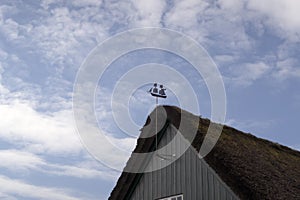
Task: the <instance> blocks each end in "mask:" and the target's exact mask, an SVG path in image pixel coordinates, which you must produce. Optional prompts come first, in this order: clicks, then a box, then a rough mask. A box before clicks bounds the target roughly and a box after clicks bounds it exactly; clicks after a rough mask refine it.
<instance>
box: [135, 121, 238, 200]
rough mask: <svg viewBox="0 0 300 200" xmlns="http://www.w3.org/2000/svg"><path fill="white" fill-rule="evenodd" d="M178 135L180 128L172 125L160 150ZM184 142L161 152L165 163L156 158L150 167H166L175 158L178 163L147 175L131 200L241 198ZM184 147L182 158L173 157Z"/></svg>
mask: <svg viewBox="0 0 300 200" xmlns="http://www.w3.org/2000/svg"><path fill="white" fill-rule="evenodd" d="M176 132H177V129H176V128H175V127H173V126H172V125H170V126H169V127H168V129H167V132H166V134H165V135H164V136H163V138H162V140H161V141H160V143H159V147H162V146H165V145H166V144H167V143H169V142H170V141H171V140H172V139H173V138H174V135H175V134H176ZM183 141H184V139H182V138H181V139H177V140H175V143H174V144H172V145H170V147H168V148H167V149H166V150H165V151H164V152H160V155H163V156H165V158H166V159H165V160H163V159H161V158H160V157H159V156H154V157H153V159H152V162H150V164H149V165H151V166H149V167H150V168H151V167H159V166H164V164H166V162H170V161H171V160H172V159H174V160H176V161H174V162H172V164H170V165H168V166H167V167H164V168H162V169H160V170H157V171H154V172H147V173H144V175H143V176H142V178H141V179H140V181H139V183H138V184H137V187H136V188H135V191H134V192H133V194H132V196H131V199H132V200H155V199H159V198H162V197H167V196H171V195H176V194H183V198H184V200H201V199H203V200H210V199H212V200H215V199H216V200H224V199H225V200H235V199H238V197H237V196H236V195H235V194H234V193H233V192H232V191H231V190H230V188H229V187H228V186H227V185H226V184H225V183H224V182H223V181H222V180H221V179H220V178H219V177H218V175H217V174H216V173H215V172H214V170H213V169H212V168H210V167H209V166H208V164H207V163H206V162H205V160H204V159H200V158H199V157H198V154H197V152H196V151H195V149H193V148H192V147H188V146H187V145H188V143H187V142H186V141H184V142H183ZM175 147H176V148H175ZM184 148H188V149H187V150H186V152H185V153H184V154H183V155H182V156H181V157H180V158H178V159H176V158H175V157H172V155H173V154H174V153H175V154H179V153H178V150H180V149H184ZM173 156H174V155H173ZM178 157H179V156H178Z"/></svg>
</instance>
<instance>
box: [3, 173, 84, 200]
mask: <svg viewBox="0 0 300 200" xmlns="http://www.w3.org/2000/svg"><path fill="white" fill-rule="evenodd" d="M0 185H1V188H0V190H1V193H2V195H3V196H12V195H16V196H20V197H24V198H34V199H41V200H53V199H56V200H80V199H81V198H77V197H74V196H72V195H70V194H69V193H70V192H67V191H66V190H64V189H61V188H49V187H42V186H35V185H31V184H28V183H26V182H23V181H21V180H17V179H10V178H8V177H6V176H1V175H0Z"/></svg>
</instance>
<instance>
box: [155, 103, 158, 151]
mask: <svg viewBox="0 0 300 200" xmlns="http://www.w3.org/2000/svg"><path fill="white" fill-rule="evenodd" d="M155 99H156V101H155V103H156V108H155V136H156V137H155V142H156V145H155V146H156V149H155V150H157V106H158V97H156V98H155Z"/></svg>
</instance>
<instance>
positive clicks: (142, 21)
mask: <svg viewBox="0 0 300 200" xmlns="http://www.w3.org/2000/svg"><path fill="white" fill-rule="evenodd" d="M299 9H300V2H299V1H297V0H285V1H282V0H265V1H259V0H249V1H243V0H214V1H203V0H184V1H181V0H178V1H171V0H167V1H159V0H152V1H138V0H133V1H127V0H124V1H101V0H86V1H81V0H74V1H64V0H39V1H33V0H32V1H21V0H18V1H15V0H2V1H1V3H0V160H1V161H2V162H1V163H0V186H1V187H0V198H1V199H5V200H14V199H26V200H27V199H30V200H31V199H46V200H48V199H58V200H59V199H63V200H66V199H70V200H77V199H90V200H93V199H107V197H108V195H109V193H110V191H111V190H112V188H113V187H114V185H115V182H116V180H117V178H118V176H119V172H117V171H115V170H112V169H110V168H109V167H106V166H105V165H104V164H102V163H101V162H98V161H96V160H95V159H94V158H93V156H91V155H90V154H89V153H88V152H87V151H86V149H85V148H84V146H83V145H82V143H81V142H80V138H79V136H78V134H77V132H76V125H75V124H74V120H73V111H72V94H73V93H72V92H73V84H74V81H75V78H76V74H77V72H78V70H79V68H80V65H81V64H82V63H83V61H84V59H85V58H86V57H87V56H88V54H89V52H90V51H91V50H92V49H93V48H95V47H96V46H97V45H98V44H99V43H101V42H103V41H104V40H105V39H108V38H109V37H111V36H113V35H115V34H117V33H120V32H122V31H126V30H129V29H132V28H143V27H160V28H168V29H172V30H175V31H179V32H181V33H183V34H186V35H188V36H189V37H191V38H193V39H194V40H195V41H197V42H198V43H199V44H201V45H202V46H203V47H204V48H205V49H206V50H207V52H208V53H209V55H210V56H211V57H212V59H213V60H214V62H215V63H216V64H217V66H218V68H219V71H220V73H221V74H222V78H223V81H224V85H225V89H226V96H227V114H226V120H225V123H226V124H228V125H231V126H233V127H235V128H238V129H240V130H243V131H245V132H250V133H252V134H254V135H256V136H258V137H262V138H266V139H269V140H271V141H274V142H278V143H281V144H283V145H286V146H289V147H292V148H294V149H300V136H299V133H298V125H299V119H300V90H299V88H300V87H299V86H300V66H299V63H300V62H299V56H298V55H299V53H300V16H299V12H298V11H299ZM147 63H160V64H164V65H169V66H172V67H173V68H174V69H176V70H178V71H179V72H180V73H181V74H182V75H184V76H185V77H186V78H187V79H188V80H189V81H190V82H191V84H192V85H193V88H194V90H195V92H196V94H197V97H198V99H199V107H200V113H195V114H201V115H202V116H204V117H208V118H209V117H210V111H211V109H210V102H209V100H210V99H209V93H208V91H207V88H206V86H205V83H204V82H203V81H202V79H201V77H199V76H197V75H195V73H194V71H193V69H192V68H191V66H189V63H187V62H186V61H185V60H184V59H182V58H180V57H178V56H175V55H173V54H172V53H169V52H164V51H159V50H150V49H147V50H141V51H139V52H131V53H129V54H128V55H124V56H122V57H120V58H119V59H117V60H116V61H115V62H113V63H112V64H111V66H110V67H109V69H108V70H107V71H105V76H103V77H102V78H101V80H99V85H101V86H102V89H99V90H98V91H97V93H96V102H97V103H96V107H95V110H96V115H97V117H98V122H99V127H100V128H101V129H102V130H104V132H105V133H106V136H107V137H108V138H109V139H110V141H112V143H114V144H117V145H120V146H121V148H123V149H125V150H126V153H125V155H127V156H129V155H130V151H131V150H132V149H133V148H134V145H135V139H136V138H135V137H137V136H138V134H139V133H138V132H135V133H132V135H131V136H129V135H126V134H124V133H123V132H122V131H121V130H120V128H119V127H118V126H117V124H116V123H115V122H114V118H113V116H112V112H111V111H112V110H111V107H110V106H111V100H110V97H111V96H110V93H111V90H112V89H113V87H114V85H115V84H116V82H117V81H118V80H119V79H120V77H121V76H122V75H123V74H124V73H125V72H126V71H128V70H130V69H131V68H132V67H134V66H137V65H142V64H147ZM170 84H171V83H170ZM149 86H150V85H144V86H141V87H140V88H139V89H137V90H136V91H135V93H134V94H133V95H132V97H131V99H130V102H129V105H128V106H127V108H129V111H130V114H131V116H132V120H133V121H134V122H135V123H136V124H137V126H138V127H141V126H142V125H143V123H144V121H145V119H146V115H147V114H148V113H149V111H150V110H151V109H153V107H154V105H153V103H154V101H153V99H151V97H149V96H147V95H148V94H147V93H144V91H145V90H146V89H148V87H149ZM166 86H167V87H168V85H166ZM167 91H168V90H167ZM168 95H169V98H168V99H167V100H165V101H164V102H163V103H166V104H172V105H178V100H176V99H177V97H176V95H175V94H174V93H172V92H171V91H169V93H168ZM120 103H122V102H120ZM126 105H127V104H126ZM103 153H106V155H107V157H111V159H120V158H119V157H117V156H116V157H114V156H112V155H109V152H108V151H107V149H105V148H104V149H103ZM127 159H128V157H126V156H124V157H123V158H122V159H121V161H120V160H118V161H120V163H119V164H120V166H122V165H124V162H125V161H126V160H127Z"/></svg>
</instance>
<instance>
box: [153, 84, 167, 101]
mask: <svg viewBox="0 0 300 200" xmlns="http://www.w3.org/2000/svg"><path fill="white" fill-rule="evenodd" d="M165 90H166V89H165V88H164V86H163V85H160V86H159V88H157V83H154V84H153V87H152V88H151V89H150V90H149V92H150V94H151V95H152V96H154V97H156V98H158V97H159V98H167V95H166V92H165Z"/></svg>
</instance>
